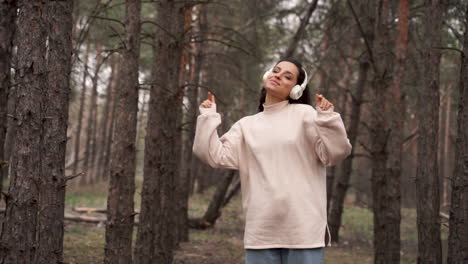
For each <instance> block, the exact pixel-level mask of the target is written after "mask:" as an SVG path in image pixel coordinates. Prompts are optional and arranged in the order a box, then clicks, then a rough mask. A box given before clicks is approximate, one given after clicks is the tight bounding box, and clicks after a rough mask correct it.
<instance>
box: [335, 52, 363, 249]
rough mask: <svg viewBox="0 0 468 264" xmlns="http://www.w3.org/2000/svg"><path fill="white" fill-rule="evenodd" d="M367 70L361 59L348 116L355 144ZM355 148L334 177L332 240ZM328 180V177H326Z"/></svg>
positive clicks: (341, 210)
mask: <svg viewBox="0 0 468 264" xmlns="http://www.w3.org/2000/svg"><path fill="white" fill-rule="evenodd" d="M368 70H369V62H368V61H367V60H366V61H362V62H360V63H359V77H358V81H357V83H356V91H355V92H354V94H353V96H352V103H353V105H352V109H351V117H350V125H349V131H348V138H349V141H350V142H351V145H353V146H355V144H356V139H357V135H358V125H359V121H360V114H361V104H362V95H363V92H364V87H365V85H366V83H367V72H368ZM355 150H356V148H353V149H352V153H351V155H350V156H349V157H348V158H347V159H345V160H344V161H343V164H342V165H341V167H340V168H341V172H340V173H338V177H337V179H336V185H335V190H334V191H333V200H332V203H331V208H330V220H329V223H330V233H331V238H332V242H336V243H338V242H339V230H340V227H341V215H342V213H343V204H344V200H345V197H346V192H347V190H348V187H349V179H350V176H351V169H352V162H353V154H354V152H355ZM327 180H328V179H327Z"/></svg>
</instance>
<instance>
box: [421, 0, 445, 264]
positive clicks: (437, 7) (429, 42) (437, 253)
mask: <svg viewBox="0 0 468 264" xmlns="http://www.w3.org/2000/svg"><path fill="white" fill-rule="evenodd" d="M425 4H426V7H425V19H424V21H425V22H424V25H425V26H424V39H423V48H422V64H423V69H424V71H423V82H422V85H421V87H420V89H419V96H418V116H419V118H418V119H419V137H418V162H417V169H416V179H415V182H416V195H417V201H418V202H417V227H418V263H424V264H426V263H427V264H432V263H433V264H436V263H442V244H441V238H440V216H439V210H440V190H439V188H440V187H439V185H440V179H439V175H438V164H437V163H438V160H437V150H438V130H439V129H438V123H437V120H439V117H438V115H439V103H440V102H439V100H440V99H439V97H440V94H439V65H440V56H441V53H440V50H439V49H437V48H436V47H438V46H440V34H441V26H442V16H443V14H444V8H443V1H442V0H426V1H425Z"/></svg>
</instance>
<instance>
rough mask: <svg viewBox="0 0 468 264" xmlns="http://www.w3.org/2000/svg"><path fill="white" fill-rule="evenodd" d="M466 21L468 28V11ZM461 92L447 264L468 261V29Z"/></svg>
mask: <svg viewBox="0 0 468 264" xmlns="http://www.w3.org/2000/svg"><path fill="white" fill-rule="evenodd" d="M465 21H466V23H467V24H468V8H467V10H466V13H465ZM459 91H460V99H459V100H460V101H459V102H458V118H457V123H458V124H457V139H456V144H455V146H456V147H455V170H454V172H453V176H452V181H451V182H452V186H451V187H452V195H451V205H450V220H449V226H450V230H449V238H448V256H447V264H458V263H466V262H467V261H468V129H466V128H467V124H468V28H465V33H464V44H463V53H462V56H461V69H460V83H459Z"/></svg>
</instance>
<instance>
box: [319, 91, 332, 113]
mask: <svg viewBox="0 0 468 264" xmlns="http://www.w3.org/2000/svg"><path fill="white" fill-rule="evenodd" d="M315 107H316V108H317V107H320V109H322V110H328V109H329V108H330V107H333V104H332V103H330V101H328V100H327V99H326V98H325V97H323V95H321V94H315Z"/></svg>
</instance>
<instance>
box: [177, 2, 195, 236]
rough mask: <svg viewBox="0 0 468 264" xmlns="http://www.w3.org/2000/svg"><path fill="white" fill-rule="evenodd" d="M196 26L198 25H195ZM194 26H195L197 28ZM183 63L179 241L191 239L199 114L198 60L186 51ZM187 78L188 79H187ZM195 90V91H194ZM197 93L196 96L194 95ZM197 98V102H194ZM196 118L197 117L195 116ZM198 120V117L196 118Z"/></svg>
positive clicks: (187, 21)
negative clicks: (195, 131)
mask: <svg viewBox="0 0 468 264" xmlns="http://www.w3.org/2000/svg"><path fill="white" fill-rule="evenodd" d="M192 13H194V14H195V15H196V16H197V17H198V16H199V12H197V10H196V7H193V8H192V9H188V10H187V12H186V13H185V31H186V32H187V31H188V32H189V33H188V34H191V35H193V34H194V33H193V31H192V30H191V29H190V27H191V26H192V23H191V20H192ZM195 27H196V25H195ZM195 27H194V28H195ZM196 45H197V44H194V43H193V44H191V45H190V51H191V52H193V54H196V52H197V50H196ZM183 57H184V59H183V63H182V68H181V82H180V85H183V86H184V89H185V94H186V96H187V97H188V100H189V105H188V106H187V107H186V108H185V109H187V111H186V112H185V118H184V119H185V120H186V121H185V123H186V125H185V126H184V127H186V129H185V132H184V133H182V135H183V138H182V142H183V143H182V144H183V150H182V160H181V162H182V166H181V167H182V169H181V175H180V183H179V184H178V190H179V191H178V196H179V197H178V198H177V202H178V209H179V212H178V217H177V218H178V228H177V230H178V241H188V240H189V230H188V207H189V194H190V182H191V173H190V172H191V157H192V144H193V140H192V139H193V137H192V136H193V129H194V124H193V123H192V122H193V119H192V118H193V114H194V113H195V115H196V114H197V111H198V106H197V105H196V100H197V97H196V89H197V86H196V85H193V83H194V79H195V75H194V74H195V69H194V68H195V66H196V62H194V56H192V55H190V53H189V52H188V51H184V54H183ZM186 65H189V71H188V72H185V71H184V69H185V67H186ZM185 80H187V81H185ZM194 92H195V93H194ZM194 94H195V96H194ZM194 100H195V104H192V102H193V101H194ZM195 118H196V117H195ZM195 120H196V119H195Z"/></svg>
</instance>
